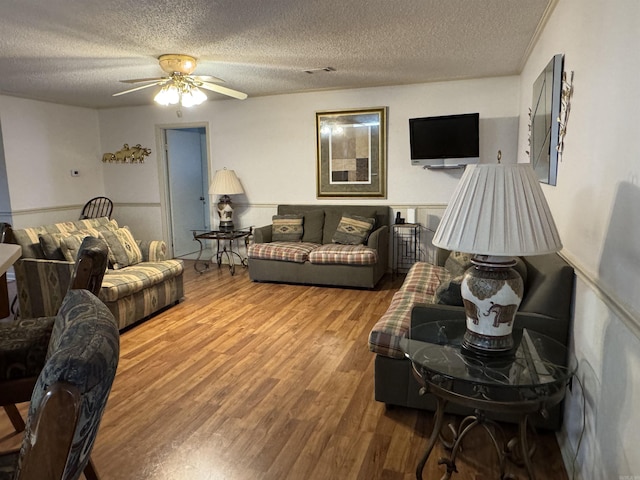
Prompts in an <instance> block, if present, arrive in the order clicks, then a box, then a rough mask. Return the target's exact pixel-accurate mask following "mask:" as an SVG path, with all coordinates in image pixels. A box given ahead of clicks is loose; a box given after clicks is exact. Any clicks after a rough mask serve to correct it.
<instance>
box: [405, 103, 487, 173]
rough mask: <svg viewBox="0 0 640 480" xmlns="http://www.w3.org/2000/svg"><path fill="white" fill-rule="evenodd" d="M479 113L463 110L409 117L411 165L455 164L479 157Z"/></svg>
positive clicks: (473, 161)
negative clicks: (460, 112)
mask: <svg viewBox="0 0 640 480" xmlns="http://www.w3.org/2000/svg"><path fill="white" fill-rule="evenodd" d="M479 123H480V115H479V114H478V113H465V114H461V115H445V116H440V117H423V118H410V119H409V135H410V145H411V164H412V165H424V166H436V167H437V166H447V165H449V166H456V165H466V164H468V163H476V162H477V161H478V160H479V158H480V134H479Z"/></svg>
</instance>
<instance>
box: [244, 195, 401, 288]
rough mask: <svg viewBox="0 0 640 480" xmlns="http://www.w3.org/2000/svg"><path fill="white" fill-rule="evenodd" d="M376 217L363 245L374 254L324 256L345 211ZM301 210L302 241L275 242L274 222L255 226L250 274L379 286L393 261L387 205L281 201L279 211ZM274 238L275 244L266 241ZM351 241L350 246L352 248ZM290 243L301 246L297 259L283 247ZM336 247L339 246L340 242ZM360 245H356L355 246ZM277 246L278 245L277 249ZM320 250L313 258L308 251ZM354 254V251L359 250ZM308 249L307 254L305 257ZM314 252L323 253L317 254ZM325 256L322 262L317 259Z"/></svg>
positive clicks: (282, 279)
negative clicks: (285, 252)
mask: <svg viewBox="0 0 640 480" xmlns="http://www.w3.org/2000/svg"><path fill="white" fill-rule="evenodd" d="M345 213H346V214H352V215H358V216H361V217H366V218H373V219H375V224H374V226H373V230H372V231H371V233H370V235H369V236H368V239H367V240H366V243H365V244H364V245H361V246H358V247H357V249H358V251H356V252H354V251H352V252H350V253H351V255H350V256H351V258H353V257H355V256H357V255H359V256H360V257H362V256H363V255H364V256H367V258H368V259H369V260H367V261H362V260H359V261H358V260H355V261H352V260H348V259H346V257H344V255H343V256H340V255H332V254H329V253H328V254H327V255H325V256H320V255H318V253H319V252H320V250H318V248H320V247H322V248H325V249H331V248H334V247H332V246H334V245H335V244H333V243H332V238H333V235H334V234H335V232H336V229H337V227H338V224H339V223H340V220H341V218H342V215H343V214H345ZM296 214H297V215H302V216H303V217H304V224H303V228H304V233H303V237H302V241H301V242H291V243H290V244H289V245H286V244H285V243H286V242H284V243H283V242H277V244H276V242H272V225H266V226H263V227H259V228H256V229H254V243H253V245H250V246H249V250H248V257H249V260H248V265H249V276H250V278H251V280H253V281H256V282H283V283H300V284H311V285H326V286H343V287H360V288H374V287H375V286H376V284H377V283H378V281H379V280H380V279H381V278H382V276H383V275H384V274H385V273H386V272H387V269H388V265H389V217H390V210H389V207H386V206H366V205H278V209H277V215H296ZM264 244H271V245H264ZM348 247H349V246H345V248H348ZM286 248H291V249H296V250H298V251H301V255H298V256H297V257H296V260H295V261H293V260H292V259H291V256H286V254H283V253H282V252H283V251H284V250H285V249H286ZM335 248H340V247H339V246H335ZM354 248H355V247H354ZM276 249H277V250H278V251H276ZM314 250H315V253H314V254H313V255H311V261H310V260H309V258H308V257H309V254H310V253H311V252H312V251H314ZM354 254H355V255H354ZM304 255H307V258H305V257H304ZM314 257H322V259H321V260H314ZM317 262H320V263H317Z"/></svg>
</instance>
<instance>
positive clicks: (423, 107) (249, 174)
mask: <svg viewBox="0 0 640 480" xmlns="http://www.w3.org/2000/svg"><path fill="white" fill-rule="evenodd" d="M136 94H139V95H145V94H146V95H148V96H149V101H151V97H152V95H151V94H148V93H144V92H139V93H136ZM518 95H519V79H518V77H501V78H491V79H482V80H469V81H457V82H444V83H432V84H420V85H407V86H397V87H381V88H367V89H354V90H343V91H329V92H318V93H306V94H292V95H279V96H270V97H259V98H249V99H247V100H245V101H238V100H224V101H210V102H206V103H205V104H203V105H200V106H198V107H196V108H194V109H192V110H188V109H183V115H182V117H181V118H178V116H177V115H176V110H175V109H174V108H165V107H158V106H154V105H150V106H146V107H135V108H119V109H110V110H102V111H100V112H99V117H100V133H101V145H102V150H103V151H105V152H107V151H113V150H116V149H118V148H120V147H121V146H122V144H123V143H129V144H130V145H132V144H137V143H141V144H142V145H143V146H147V147H151V148H152V150H154V151H153V153H152V154H151V156H150V157H148V159H147V161H146V162H145V164H144V165H107V166H105V172H104V178H105V188H106V190H107V193H108V195H109V196H111V197H112V198H114V199H116V201H117V202H146V203H149V202H151V203H153V202H161V201H162V198H161V197H162V195H161V193H162V192H161V191H160V189H159V186H158V178H159V176H158V171H159V166H158V159H159V158H161V156H159V155H158V152H157V149H158V146H157V142H156V137H155V136H156V132H155V128H156V126H158V125H160V126H167V127H168V126H181V125H182V126H185V125H193V124H198V125H201V124H207V125H208V129H209V135H210V142H209V148H210V151H209V158H210V162H211V168H210V171H211V172H212V173H213V172H215V170H218V169H220V168H223V167H228V168H230V169H234V170H235V171H236V173H237V175H238V176H239V177H240V180H241V182H242V184H243V186H244V189H245V191H246V195H241V196H238V197H237V198H234V199H233V200H234V202H235V203H236V204H238V205H239V208H238V209H237V210H236V212H237V215H239V219H240V220H241V222H240V223H241V226H247V225H252V224H253V225H263V224H266V223H269V222H270V218H271V215H272V214H273V208H274V206H275V205H277V204H280V203H318V202H323V203H338V202H340V203H377V204H390V205H400V206H402V205H405V206H406V205H424V204H434V203H435V204H442V203H446V202H447V201H448V199H449V196H450V195H451V193H452V191H453V188H454V187H455V185H456V183H457V181H458V179H459V178H460V175H461V171H455V172H450V171H449V172H442V171H441V172H434V171H427V170H423V169H422V168H421V167H417V166H412V165H411V162H410V155H409V129H408V128H409V122H408V119H409V118H411V117H420V116H431V115H446V114H454V113H468V112H479V113H480V117H481V119H483V118H484V119H494V120H496V119H514V118H516V117H517V116H518ZM378 106H387V107H389V110H388V158H387V162H388V168H387V180H388V198H386V199H380V200H371V199H365V200H357V199H351V200H349V199H346V200H345V199H342V200H317V199H316V174H315V167H316V140H315V112H316V111H322V110H335V109H338V110H340V109H349V108H362V107H378ZM154 147H155V148H154ZM497 148H501V149H502V151H503V158H504V159H505V160H508V159H510V160H511V161H515V157H516V149H517V142H516V140H515V135H514V133H513V131H512V130H510V129H506V130H504V131H500V132H494V131H491V130H489V129H487V131H486V132H484V135H483V132H482V131H481V152H482V153H483V156H485V157H490V160H493V158H495V157H494V156H495V151H496V150H497ZM160 217H161V216H159V217H158V221H161V218H160ZM236 223H237V222H236ZM156 230H157V229H156Z"/></svg>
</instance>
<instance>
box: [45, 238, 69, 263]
mask: <svg viewBox="0 0 640 480" xmlns="http://www.w3.org/2000/svg"><path fill="white" fill-rule="evenodd" d="M62 238H63V235H62V234H61V233H41V234H40V235H38V239H39V240H40V246H41V247H42V251H43V252H44V257H45V258H46V259H47V260H66V258H65V257H64V254H63V253H62V249H61V248H60V242H61V241H62Z"/></svg>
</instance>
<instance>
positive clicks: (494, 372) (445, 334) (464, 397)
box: [400, 320, 575, 480]
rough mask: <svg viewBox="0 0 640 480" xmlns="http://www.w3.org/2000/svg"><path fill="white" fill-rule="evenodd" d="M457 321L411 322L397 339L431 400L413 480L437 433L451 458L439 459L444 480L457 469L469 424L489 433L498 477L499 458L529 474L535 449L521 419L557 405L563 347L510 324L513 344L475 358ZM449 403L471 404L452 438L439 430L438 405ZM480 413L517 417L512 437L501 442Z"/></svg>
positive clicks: (565, 374)
mask: <svg viewBox="0 0 640 480" xmlns="http://www.w3.org/2000/svg"><path fill="white" fill-rule="evenodd" d="M465 328H466V327H465V322H464V320H449V321H438V322H432V323H426V324H423V325H419V326H416V327H414V328H412V329H411V330H410V332H408V336H407V337H405V338H403V339H402V340H401V342H400V346H401V348H402V350H403V351H404V353H405V355H406V357H407V358H408V359H409V360H411V363H412V365H413V371H414V376H415V377H416V379H417V381H418V382H419V383H420V385H421V387H422V388H421V391H420V393H421V394H425V393H430V394H433V395H434V396H435V397H436V399H437V407H436V413H435V424H434V427H433V431H432V432H431V436H430V438H429V444H428V446H427V450H426V452H425V454H424V456H423V457H422V459H421V460H420V462H419V463H418V466H417V468H416V478H417V479H418V480H421V479H422V471H423V469H424V466H425V464H426V463H427V460H428V458H429V455H430V454H431V451H432V450H433V448H434V446H435V444H436V441H437V440H438V437H440V440H441V441H442V442H443V444H444V446H445V447H447V448H448V449H450V450H451V455H450V458H448V459H441V460H440V461H439V463H441V464H444V465H446V467H447V471H446V472H445V474H444V476H443V477H442V478H443V479H448V478H450V477H451V475H452V473H454V472H456V471H457V470H456V466H455V460H456V455H457V454H458V452H459V450H460V446H461V442H462V440H463V439H464V437H465V436H466V435H467V434H468V433H469V432H470V431H471V430H472V429H473V428H475V427H476V426H482V427H483V428H484V429H485V430H486V431H487V433H488V434H489V436H490V438H491V441H492V444H493V446H494V447H495V449H496V452H497V453H498V458H499V461H500V475H501V477H500V478H512V477H511V476H509V475H505V461H506V459H507V458H511V459H512V460H514V461H515V462H516V463H517V464H521V465H523V466H524V467H525V468H526V470H527V473H528V476H529V478H530V479H535V476H534V472H533V467H532V464H531V456H532V455H533V452H534V451H535V447H533V446H530V445H529V442H528V440H527V430H528V419H529V416H530V415H532V414H541V415H543V416H546V413H547V410H548V409H549V408H551V407H553V406H554V405H556V404H558V403H559V402H560V401H561V400H562V399H563V398H564V395H565V392H566V386H567V383H568V381H569V380H570V378H571V376H572V375H573V373H574V371H575V370H574V369H572V368H570V367H569V366H568V365H569V362H568V361H567V359H568V351H567V347H565V346H564V345H562V344H561V343H559V342H557V341H555V340H553V339H552V338H550V337H547V336H545V335H543V334H541V333H538V332H535V331H533V330H528V329H514V332H513V336H514V340H515V347H514V348H513V350H512V351H510V352H507V353H506V354H503V355H500V356H496V355H491V356H488V355H481V354H478V353H477V352H471V351H468V350H466V349H465V348H464V347H462V345H461V342H462V337H463V335H464V332H465ZM449 402H452V403H455V404H459V405H462V406H465V407H469V408H471V409H473V411H474V413H473V414H472V415H469V416H467V417H466V418H464V419H463V420H462V421H461V422H460V425H459V426H458V428H457V429H456V430H455V431H454V436H453V440H451V441H447V440H445V439H444V437H443V436H442V435H441V433H440V432H441V429H442V423H443V418H444V409H445V407H446V405H447V403H449ZM486 412H498V413H499V412H503V413H511V414H517V415H519V417H520V422H519V427H518V436H517V437H516V438H514V439H511V440H509V441H506V439H505V438H504V435H502V437H503V443H504V445H502V446H501V445H500V442H499V441H498V438H497V437H496V435H495V433H494V431H493V430H492V429H491V428H490V426H491V425H493V426H494V427H496V428H497V429H498V430H499V431H500V432H501V431H502V429H501V428H500V426H499V425H498V424H497V423H496V422H495V421H493V420H491V419H489V418H487V417H486V416H485V413H486Z"/></svg>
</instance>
